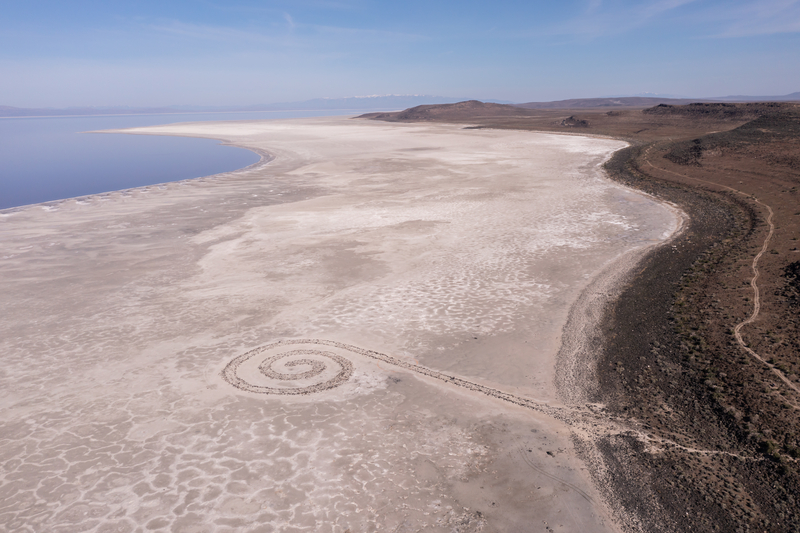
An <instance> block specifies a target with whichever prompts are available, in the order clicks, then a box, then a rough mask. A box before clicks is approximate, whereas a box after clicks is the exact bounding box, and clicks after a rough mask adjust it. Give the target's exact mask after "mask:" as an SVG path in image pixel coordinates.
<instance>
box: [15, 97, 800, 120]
mask: <svg viewBox="0 0 800 533" xmlns="http://www.w3.org/2000/svg"><path fill="white" fill-rule="evenodd" d="M466 100H470V99H469V98H449V97H445V96H431V95H422V94H402V95H401V94H389V95H375V96H352V97H349V98H314V99H312V100H303V101H301V102H282V103H277V104H262V105H251V106H185V105H181V106H178V105H176V106H164V107H127V106H106V107H67V108H23V107H11V106H0V117H44V116H87V115H156V114H188V113H247V112H250V113H255V112H259V111H264V112H267V111H334V110H341V111H343V112H344V111H394V110H403V109H409V108H412V107H416V106H419V105H432V104H452V103H456V102H463V101H466ZM759 101H762V102H763V101H773V102H787V101H800V92H795V93H792V94H787V95H783V96H719V97H713V98H669V97H658V96H623V97H614V98H575V99H571V100H557V101H553V102H527V103H522V104H513V105H515V106H517V107H522V108H526V109H576V108H589V107H649V106H654V105H658V104H673V105H680V104H688V103H690V102H759ZM484 102H487V103H492V104H510V103H511V102H507V101H503V100H484Z"/></svg>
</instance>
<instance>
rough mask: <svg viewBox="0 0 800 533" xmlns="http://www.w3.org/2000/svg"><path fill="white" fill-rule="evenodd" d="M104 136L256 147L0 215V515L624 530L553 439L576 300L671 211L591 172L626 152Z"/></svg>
mask: <svg viewBox="0 0 800 533" xmlns="http://www.w3.org/2000/svg"><path fill="white" fill-rule="evenodd" d="M126 133H141V134H150V135H152V134H159V135H185V136H198V137H209V138H214V139H221V140H223V141H225V142H229V143H231V144H235V145H237V146H241V147H245V148H249V149H252V150H254V151H257V152H258V153H261V154H269V155H270V156H271V157H274V159H272V160H269V161H266V160H264V161H263V162H262V163H261V164H258V165H254V166H252V167H248V168H247V169H243V170H241V171H237V172H232V173H228V174H221V175H218V176H214V177H210V178H203V179H199V180H190V181H185V182H177V183H172V184H165V185H164V186H163V187H145V188H140V189H133V190H130V191H125V192H120V193H111V194H106V195H97V196H93V197H87V198H83V199H80V201H77V200H65V201H63V202H59V203H50V204H48V205H47V206H31V207H28V208H25V209H18V210H12V211H7V212H4V213H3V217H2V218H1V219H0V224H2V225H3V234H4V241H3V251H2V257H3V262H2V267H1V268H2V276H0V283H2V287H0V288H2V290H3V291H4V294H5V295H7V297H6V298H5V303H4V307H5V311H4V313H3V318H2V322H3V331H6V332H9V333H8V334H5V335H3V337H2V339H0V340H1V341H2V345H1V346H2V349H3V353H4V356H3V361H4V368H3V373H2V374H0V382H2V384H3V387H2V390H3V393H2V396H0V405H2V406H3V415H2V417H3V426H4V428H6V429H5V430H4V431H3V435H2V436H0V456H1V457H2V459H3V462H4V463H5V464H7V465H10V468H9V469H7V470H6V472H5V473H4V475H3V479H2V484H0V491H2V493H3V494H4V501H6V502H8V505H7V506H6V507H5V508H3V509H2V510H0V513H2V519H3V521H4V522H5V523H7V524H14V528H15V529H18V530H20V531H37V530H41V529H43V528H44V529H48V530H53V531H57V530H59V528H61V529H63V530H65V531H66V530H69V529H70V528H73V529H75V528H78V527H80V528H81V529H83V530H98V531H100V530H112V529H113V530H116V531H134V530H135V529H136V528H138V527H146V528H147V529H149V530H155V531H158V530H165V531H166V530H179V531H269V530H275V531H290V530H291V531H304V530H307V531H345V530H347V529H350V530H351V531H360V530H365V531H367V530H378V529H388V530H397V531H402V530H416V529H420V528H427V529H430V530H437V529H436V528H440V529H441V530H443V531H444V530H452V529H453V528H458V530H459V531H479V530H481V529H484V530H485V529H486V528H488V529H490V530H513V529H514V528H518V527H523V526H525V527H527V526H528V525H530V524H537V525H540V526H541V527H543V528H549V529H551V530H554V531H557V530H559V528H560V529H561V530H564V531H568V530H584V531H617V530H619V527H620V526H619V524H618V523H615V522H614V520H612V510H610V509H609V508H608V506H607V504H606V503H604V500H603V497H602V495H601V494H600V493H599V492H598V490H597V488H596V487H595V485H594V484H593V482H592V480H591V479H590V476H589V475H588V474H587V472H586V465H585V464H584V463H583V462H582V461H581V460H580V459H579V458H578V453H577V452H576V450H575V442H576V441H575V435H576V432H577V433H580V434H581V435H583V436H586V434H585V433H581V432H585V430H586V428H587V427H591V424H592V423H593V422H591V421H589V420H590V419H592V417H593V416H594V417H595V418H597V417H598V416H600V417H601V416H602V415H598V414H597V413H595V412H594V411H592V410H591V409H587V408H586V407H585V406H584V405H582V404H583V403H585V402H584V400H585V397H583V396H581V395H580V394H577V395H572V394H571V392H570V391H577V390H578V386H579V385H580V386H584V385H581V384H578V383H573V382H571V381H569V380H566V381H564V380H561V381H560V382H559V387H560V389H559V387H557V386H556V383H557V382H558V379H557V374H558V367H557V360H558V353H559V349H562V355H563V350H564V348H563V346H564V345H565V344H568V343H564V342H562V340H563V339H562V332H563V331H564V327H565V324H567V322H568V319H569V317H570V311H571V310H573V315H572V316H573V318H574V317H575V316H576V313H578V312H577V311H575V309H576V308H575V304H576V302H578V301H579V297H580V296H581V294H584V295H586V294H588V293H587V292H586V289H587V287H590V288H592V290H594V291H595V293H598V291H597V288H598V287H600V286H601V285H602V284H600V281H598V280H600V279H605V280H606V281H605V283H606V285H602V287H604V288H603V289H602V290H600V291H599V292H601V293H604V294H607V293H609V291H611V292H613V291H612V289H613V286H616V285H619V282H620V281H619V280H620V279H622V278H621V277H620V276H622V277H624V273H625V272H628V271H629V269H630V268H631V267H632V266H633V265H634V264H635V262H636V261H637V260H638V259H639V258H640V257H641V256H642V254H643V253H644V252H645V250H647V249H649V248H650V247H653V246H656V245H658V244H659V243H662V242H664V241H665V240H666V239H668V238H669V237H670V235H672V234H673V233H674V232H675V231H676V230H677V228H678V227H679V226H680V223H681V221H680V217H679V216H677V215H676V212H675V210H674V209H671V208H668V207H666V206H664V205H663V204H660V203H657V202H656V201H654V200H653V199H652V198H651V197H648V196H646V195H644V194H642V193H639V192H634V191H632V190H630V189H627V188H624V187H622V186H620V185H617V184H614V183H612V182H610V181H609V180H607V179H606V178H605V177H604V176H603V175H602V171H601V168H600V165H601V164H602V162H603V161H605V160H606V159H607V158H608V157H609V155H610V154H611V153H612V152H614V151H615V150H617V149H619V148H622V147H623V146H624V143H622V142H620V141H614V140H609V139H597V138H588V137H578V136H559V135H552V134H538V133H530V132H516V131H491V130H464V129H462V128H461V127H459V126H452V125H429V124H426V125H417V124H414V125H408V124H384V123H376V122H363V121H353V120H350V119H345V118H325V119H301V120H290V121H289V120H287V121H263V122H245V121H242V122H230V123H196V124H177V125H170V126H160V127H153V128H140V129H134V130H126ZM602 276H605V278H602ZM599 284H600V285H599ZM584 300H585V298H584ZM581 309H584V310H585V309H589V307H585V306H584V307H581ZM592 309H593V308H592ZM596 315H597V313H594V314H592V313H588V314H586V313H584V314H583V315H581V316H583V317H584V318H583V322H580V321H579V322H580V324H579V325H578V326H575V327H572V326H570V328H572V329H569V330H568V333H569V332H570V331H586V328H587V327H589V326H590V325H587V322H586V320H589V322H591V320H593V318H592V317H595V316H596ZM576 328H577V329H576ZM582 349H585V347H583V348H582ZM381 356H383V357H381ZM562 360H563V358H562ZM573 366H574V365H573ZM419 369H426V370H429V371H430V372H428V373H426V372H425V371H419ZM565 372H566V371H562V373H561V375H562V376H563V375H566V374H570V372H572V374H570V375H578V374H580V373H579V372H575V370H574V368H573V370H571V371H569V372H566V374H565ZM434 374H435V375H434ZM582 375H583V374H581V376H582ZM448 377H451V378H452V380H448ZM576 379H583V380H584V381H586V380H587V379H588V378H586V377H585V376H583V377H579V378H576ZM455 380H459V383H462V384H473V385H475V387H477V388H470V387H469V386H463V385H462V386H458V384H456V383H455ZM320 383H325V384H328V385H325V386H320V385H319V384H320ZM295 387H299V388H300V389H303V390H304V391H307V392H304V393H303V394H289V393H288V392H289V391H291V390H292V389H294V388H295ZM484 389H485V390H493V391H498V393H499V394H498V395H492V394H486V392H485V391H484ZM276 391H277V393H276ZM281 391H284V392H281ZM511 398H519V399H523V400H524V401H525V402H528V403H529V405H528V404H525V405H523V404H521V403H519V402H513V401H509V400H510V399H511ZM593 413H594V414H593ZM592 420H593V419H592ZM605 430H608V431H623V430H624V428H616V427H615V426H613V425H609V426H607V427H606V428H605ZM617 518H619V517H617Z"/></svg>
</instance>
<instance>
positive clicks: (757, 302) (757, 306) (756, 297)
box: [644, 146, 800, 409]
mask: <svg viewBox="0 0 800 533" xmlns="http://www.w3.org/2000/svg"><path fill="white" fill-rule="evenodd" d="M651 149H652V146H651V147H650V148H648V149H647V150H645V153H644V160H645V162H646V163H647V164H648V165H649V166H650V167H652V168H654V169H656V170H658V171H661V172H666V173H668V174H672V175H674V176H678V177H680V178H685V179H689V180H694V181H699V182H701V183H708V184H709V185H713V186H715V187H721V188H723V189H726V190H728V191H731V192H733V193H736V194H740V195H742V196H744V197H746V198H748V199H749V200H752V201H754V202H755V203H757V204H759V205H760V206H762V207H764V208H766V209H767V211H768V212H769V216H768V217H767V224H768V225H769V233H768V234H767V236H766V238H765V239H764V243H763V245H762V246H761V250H760V251H759V252H758V254H756V256H755V257H754V258H753V264H752V267H751V268H752V270H753V278H752V279H751V280H750V286H751V287H752V288H753V312H752V314H751V315H750V316H749V317H748V318H746V319H745V320H743V321H742V322H740V323H738V324H737V325H736V327H735V328H734V330H733V334H734V336H735V337H736V342H737V343H738V344H739V346H741V347H742V349H743V350H744V351H745V352H747V353H748V354H749V355H750V356H751V357H752V358H754V359H756V360H758V361H760V362H761V363H763V364H764V365H765V366H767V368H769V369H770V370H771V371H772V373H773V374H775V375H776V376H777V377H778V378H779V379H780V380H781V381H782V382H783V383H785V384H786V385H787V386H788V387H789V388H790V389H792V390H794V391H795V392H797V393H800V388H798V387H797V386H796V385H795V384H794V383H792V382H791V381H790V380H789V379H788V378H787V377H786V376H785V375H784V374H783V372H781V371H780V370H778V369H777V368H776V367H775V365H772V364H770V363H769V362H767V361H766V360H765V359H764V358H762V357H761V356H760V355H758V354H757V353H756V352H754V351H753V350H752V349H751V348H750V347H749V346H748V345H747V343H745V341H744V339H742V333H741V331H742V328H743V327H744V326H746V325H748V324H751V323H752V322H754V321H755V319H756V318H757V317H758V313H759V311H760V310H761V299H760V292H759V289H758V276H759V271H758V260H759V259H761V256H762V255H764V252H766V251H767V246H769V242H770V240H771V239H772V236H773V234H774V233H775V224H773V222H772V218H773V216H774V212H773V211H772V207H770V206H769V205H767V204H765V203H764V202H762V201H761V200H759V199H758V198H756V197H755V196H752V195H749V194H747V193H745V192H743V191H740V190H738V189H734V188H733V187H729V186H727V185H723V184H721V183H717V182H714V181H709V180H704V179H700V178H694V177H692V176H687V175H686V174H680V173H678V172H674V171H672V170H667V169H665V168H663V167H659V166H656V165H654V164H653V163H652V162H651V161H650V159H649V155H650V150H651ZM787 401H788V400H787ZM789 404H790V405H791V406H792V407H794V408H795V409H800V406H798V405H795V404H794V403H791V402H789Z"/></svg>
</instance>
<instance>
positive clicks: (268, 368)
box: [222, 341, 353, 395]
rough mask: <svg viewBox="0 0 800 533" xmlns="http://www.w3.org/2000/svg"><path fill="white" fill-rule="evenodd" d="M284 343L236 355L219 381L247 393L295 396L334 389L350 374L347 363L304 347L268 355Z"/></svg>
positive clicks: (322, 352)
mask: <svg viewBox="0 0 800 533" xmlns="http://www.w3.org/2000/svg"><path fill="white" fill-rule="evenodd" d="M287 344H290V343H287V342H285V341H284V342H277V343H273V344H269V345H266V346H261V347H259V348H256V349H254V350H250V351H249V352H247V353H245V354H242V355H240V356H239V357H237V358H235V359H234V360H233V361H231V362H230V363H228V365H227V366H226V367H225V368H224V369H223V370H222V378H223V379H224V380H225V381H227V382H228V383H230V384H231V385H233V386H234V387H236V388H237V389H240V390H244V391H247V392H256V393H260V394H290V395H298V394H311V393H314V392H320V391H323V390H327V389H332V388H334V387H338V386H339V385H341V384H342V383H344V382H345V381H347V380H348V379H349V378H350V375H351V374H352V373H353V364H352V363H351V362H350V361H349V360H347V359H345V358H344V357H342V356H340V355H337V354H335V353H333V352H329V351H324V350H319V349H309V348H305V349H295V350H289V351H284V352H280V353H276V354H275V355H270V354H271V353H274V352H276V351H277V350H279V349H280V348H282V347H283V346H286V345H287ZM298 344H300V343H298ZM264 355H266V357H264V358H262V357H261V356H264Z"/></svg>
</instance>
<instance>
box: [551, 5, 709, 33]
mask: <svg viewBox="0 0 800 533" xmlns="http://www.w3.org/2000/svg"><path fill="white" fill-rule="evenodd" d="M697 1H698V0H655V1H650V2H641V3H638V4H636V5H635V6H627V5H620V4H618V3H612V4H610V5H609V4H608V3H605V2H603V1H602V0H591V1H590V2H589V4H588V6H587V7H586V9H585V10H584V12H583V13H582V14H581V15H580V16H578V17H575V18H572V19H570V20H567V21H566V22H564V23H562V24H558V25H556V26H553V27H551V28H548V29H547V30H544V31H539V32H537V33H536V34H537V35H539V36H542V35H545V36H547V35H550V36H564V37H577V38H589V39H592V38H598V37H604V36H609V35H619V34H623V33H626V32H629V31H631V30H634V29H636V28H639V27H642V26H646V25H647V24H649V23H651V22H653V21H654V20H656V19H658V18H659V17H663V16H665V15H667V14H668V13H670V12H673V11H676V10H679V9H680V8H683V7H685V6H688V5H689V4H693V3H695V2H697Z"/></svg>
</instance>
